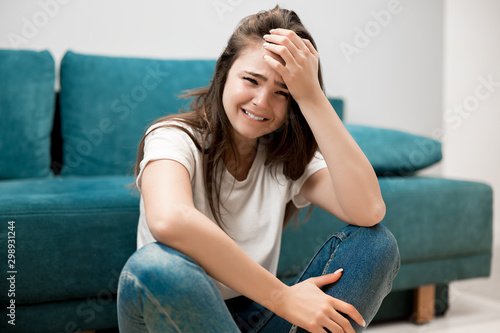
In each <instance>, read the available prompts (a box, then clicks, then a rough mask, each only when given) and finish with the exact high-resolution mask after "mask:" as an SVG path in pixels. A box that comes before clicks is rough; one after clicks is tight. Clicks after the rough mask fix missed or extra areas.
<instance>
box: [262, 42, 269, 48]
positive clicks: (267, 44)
mask: <svg viewBox="0 0 500 333" xmlns="http://www.w3.org/2000/svg"><path fill="white" fill-rule="evenodd" d="M269 45H271V44H269V43H267V42H266V43H264V44H263V46H264V47H268V46H269Z"/></svg>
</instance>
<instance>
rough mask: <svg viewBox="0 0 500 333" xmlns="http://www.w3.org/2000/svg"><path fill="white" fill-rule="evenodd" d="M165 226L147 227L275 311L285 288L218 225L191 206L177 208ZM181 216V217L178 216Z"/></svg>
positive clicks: (230, 285) (232, 285)
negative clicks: (172, 218) (174, 216)
mask: <svg viewBox="0 0 500 333" xmlns="http://www.w3.org/2000/svg"><path fill="white" fill-rule="evenodd" d="M178 211H182V213H177V214H174V215H176V216H177V217H176V221H175V222H173V221H170V222H163V223H168V224H169V226H168V227H166V228H151V229H152V232H153V236H154V237H155V238H156V239H157V240H158V241H159V242H161V243H164V244H166V245H168V246H170V247H172V248H174V249H176V250H178V251H180V252H182V253H184V254H186V255H187V256H189V257H190V258H192V259H193V260H195V261H196V262H197V263H198V264H199V265H200V266H201V267H202V268H203V269H204V270H205V271H206V272H207V273H208V274H209V275H210V276H212V277H213V278H215V279H216V280H218V281H220V282H222V283H223V284H225V285H226V286H228V287H229V288H231V289H233V290H235V291H237V292H239V293H241V294H242V295H245V296H247V297H248V298H250V299H252V300H254V301H256V302H257V303H260V304H262V305H263V306H265V307H267V308H268V309H270V310H271V311H273V312H274V311H276V306H277V305H278V303H279V298H280V295H282V294H283V292H284V289H285V288H288V287H287V286H286V285H285V284H284V283H282V282H281V281H280V280H279V279H278V278H276V277H275V276H274V275H273V274H271V273H270V272H269V271H267V270H266V269H265V268H263V267H262V266H261V265H259V264H258V263H257V262H256V261H254V260H253V259H252V258H250V257H249V256H248V255H247V254H246V253H245V252H244V251H243V250H242V249H241V248H240V247H239V246H238V245H237V244H236V243H235V242H234V241H233V240H232V239H231V238H230V237H229V236H228V235H227V234H226V233H225V232H224V231H223V230H222V229H221V228H220V227H219V226H217V225H216V224H214V223H213V222H212V221H211V220H210V219H208V217H206V216H205V215H203V214H202V213H201V212H199V211H198V210H196V209H195V208H190V207H188V208H185V209H179V210H178ZM181 216H182V217H181Z"/></svg>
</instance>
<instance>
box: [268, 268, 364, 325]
mask: <svg viewBox="0 0 500 333" xmlns="http://www.w3.org/2000/svg"><path fill="white" fill-rule="evenodd" d="M341 276H342V270H338V271H336V272H335V273H331V274H328V275H323V276H318V277H313V278H309V279H307V280H305V281H302V282H300V283H298V284H296V285H293V286H291V287H287V289H285V290H286V291H285V292H284V293H283V294H282V297H280V300H279V304H280V305H279V306H278V307H277V309H276V312H275V313H276V314H277V315H279V316H280V317H283V318H285V319H286V320H287V321H289V322H291V323H292V324H295V325H297V326H299V327H301V328H303V329H306V330H308V331H309V332H313V333H316V332H322V333H324V332H325V329H324V328H327V329H328V330H329V331H330V332H332V333H337V332H346V333H354V328H353V327H352V325H351V323H350V322H349V320H347V319H346V318H345V317H344V316H343V315H342V314H345V315H347V316H349V317H351V318H352V319H353V320H354V321H355V322H356V323H358V324H359V325H361V326H366V324H365V321H364V320H363V317H362V316H361V314H360V313H359V312H358V311H357V310H356V309H355V308H354V306H352V305H351V304H348V303H346V302H343V301H341V300H338V299H336V298H333V297H331V296H329V295H327V294H325V293H324V292H323V291H322V290H321V289H320V288H321V287H323V286H325V285H327V284H330V283H334V282H335V281H337V280H338V279H339V278H340V277H341ZM341 313H342V314H341Z"/></svg>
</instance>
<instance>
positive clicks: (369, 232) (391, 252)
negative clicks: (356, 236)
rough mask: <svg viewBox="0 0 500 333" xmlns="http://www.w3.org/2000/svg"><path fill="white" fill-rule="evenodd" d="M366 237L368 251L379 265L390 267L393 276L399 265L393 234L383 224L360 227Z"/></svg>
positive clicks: (396, 245) (397, 249)
mask: <svg viewBox="0 0 500 333" xmlns="http://www.w3.org/2000/svg"><path fill="white" fill-rule="evenodd" d="M362 229H363V232H364V233H365V234H366V237H367V244H369V252H370V253H371V255H372V256H373V257H374V258H373V259H374V260H376V262H378V263H379V264H380V265H382V266H387V268H388V269H390V268H392V273H393V277H394V276H395V275H396V274H397V272H398V270H399V266H400V256H399V248H398V243H397V241H396V238H395V237H394V235H393V234H392V233H391V232H390V231H389V229H387V227H386V226H384V225H383V224H380V223H379V224H377V225H375V226H373V227H370V228H362Z"/></svg>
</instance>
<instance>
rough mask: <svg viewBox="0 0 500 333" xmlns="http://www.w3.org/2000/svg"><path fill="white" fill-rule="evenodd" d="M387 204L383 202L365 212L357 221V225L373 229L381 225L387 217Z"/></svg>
mask: <svg viewBox="0 0 500 333" xmlns="http://www.w3.org/2000/svg"><path fill="white" fill-rule="evenodd" d="M385 211H386V208H385V203H384V201H383V200H381V201H380V202H379V203H377V204H374V205H372V207H370V208H366V209H365V210H363V213H362V214H361V216H359V217H358V218H357V219H356V225H358V226H361V227H373V226H374V225H377V224H378V223H380V222H381V221H382V220H383V219H384V217H385Z"/></svg>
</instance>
